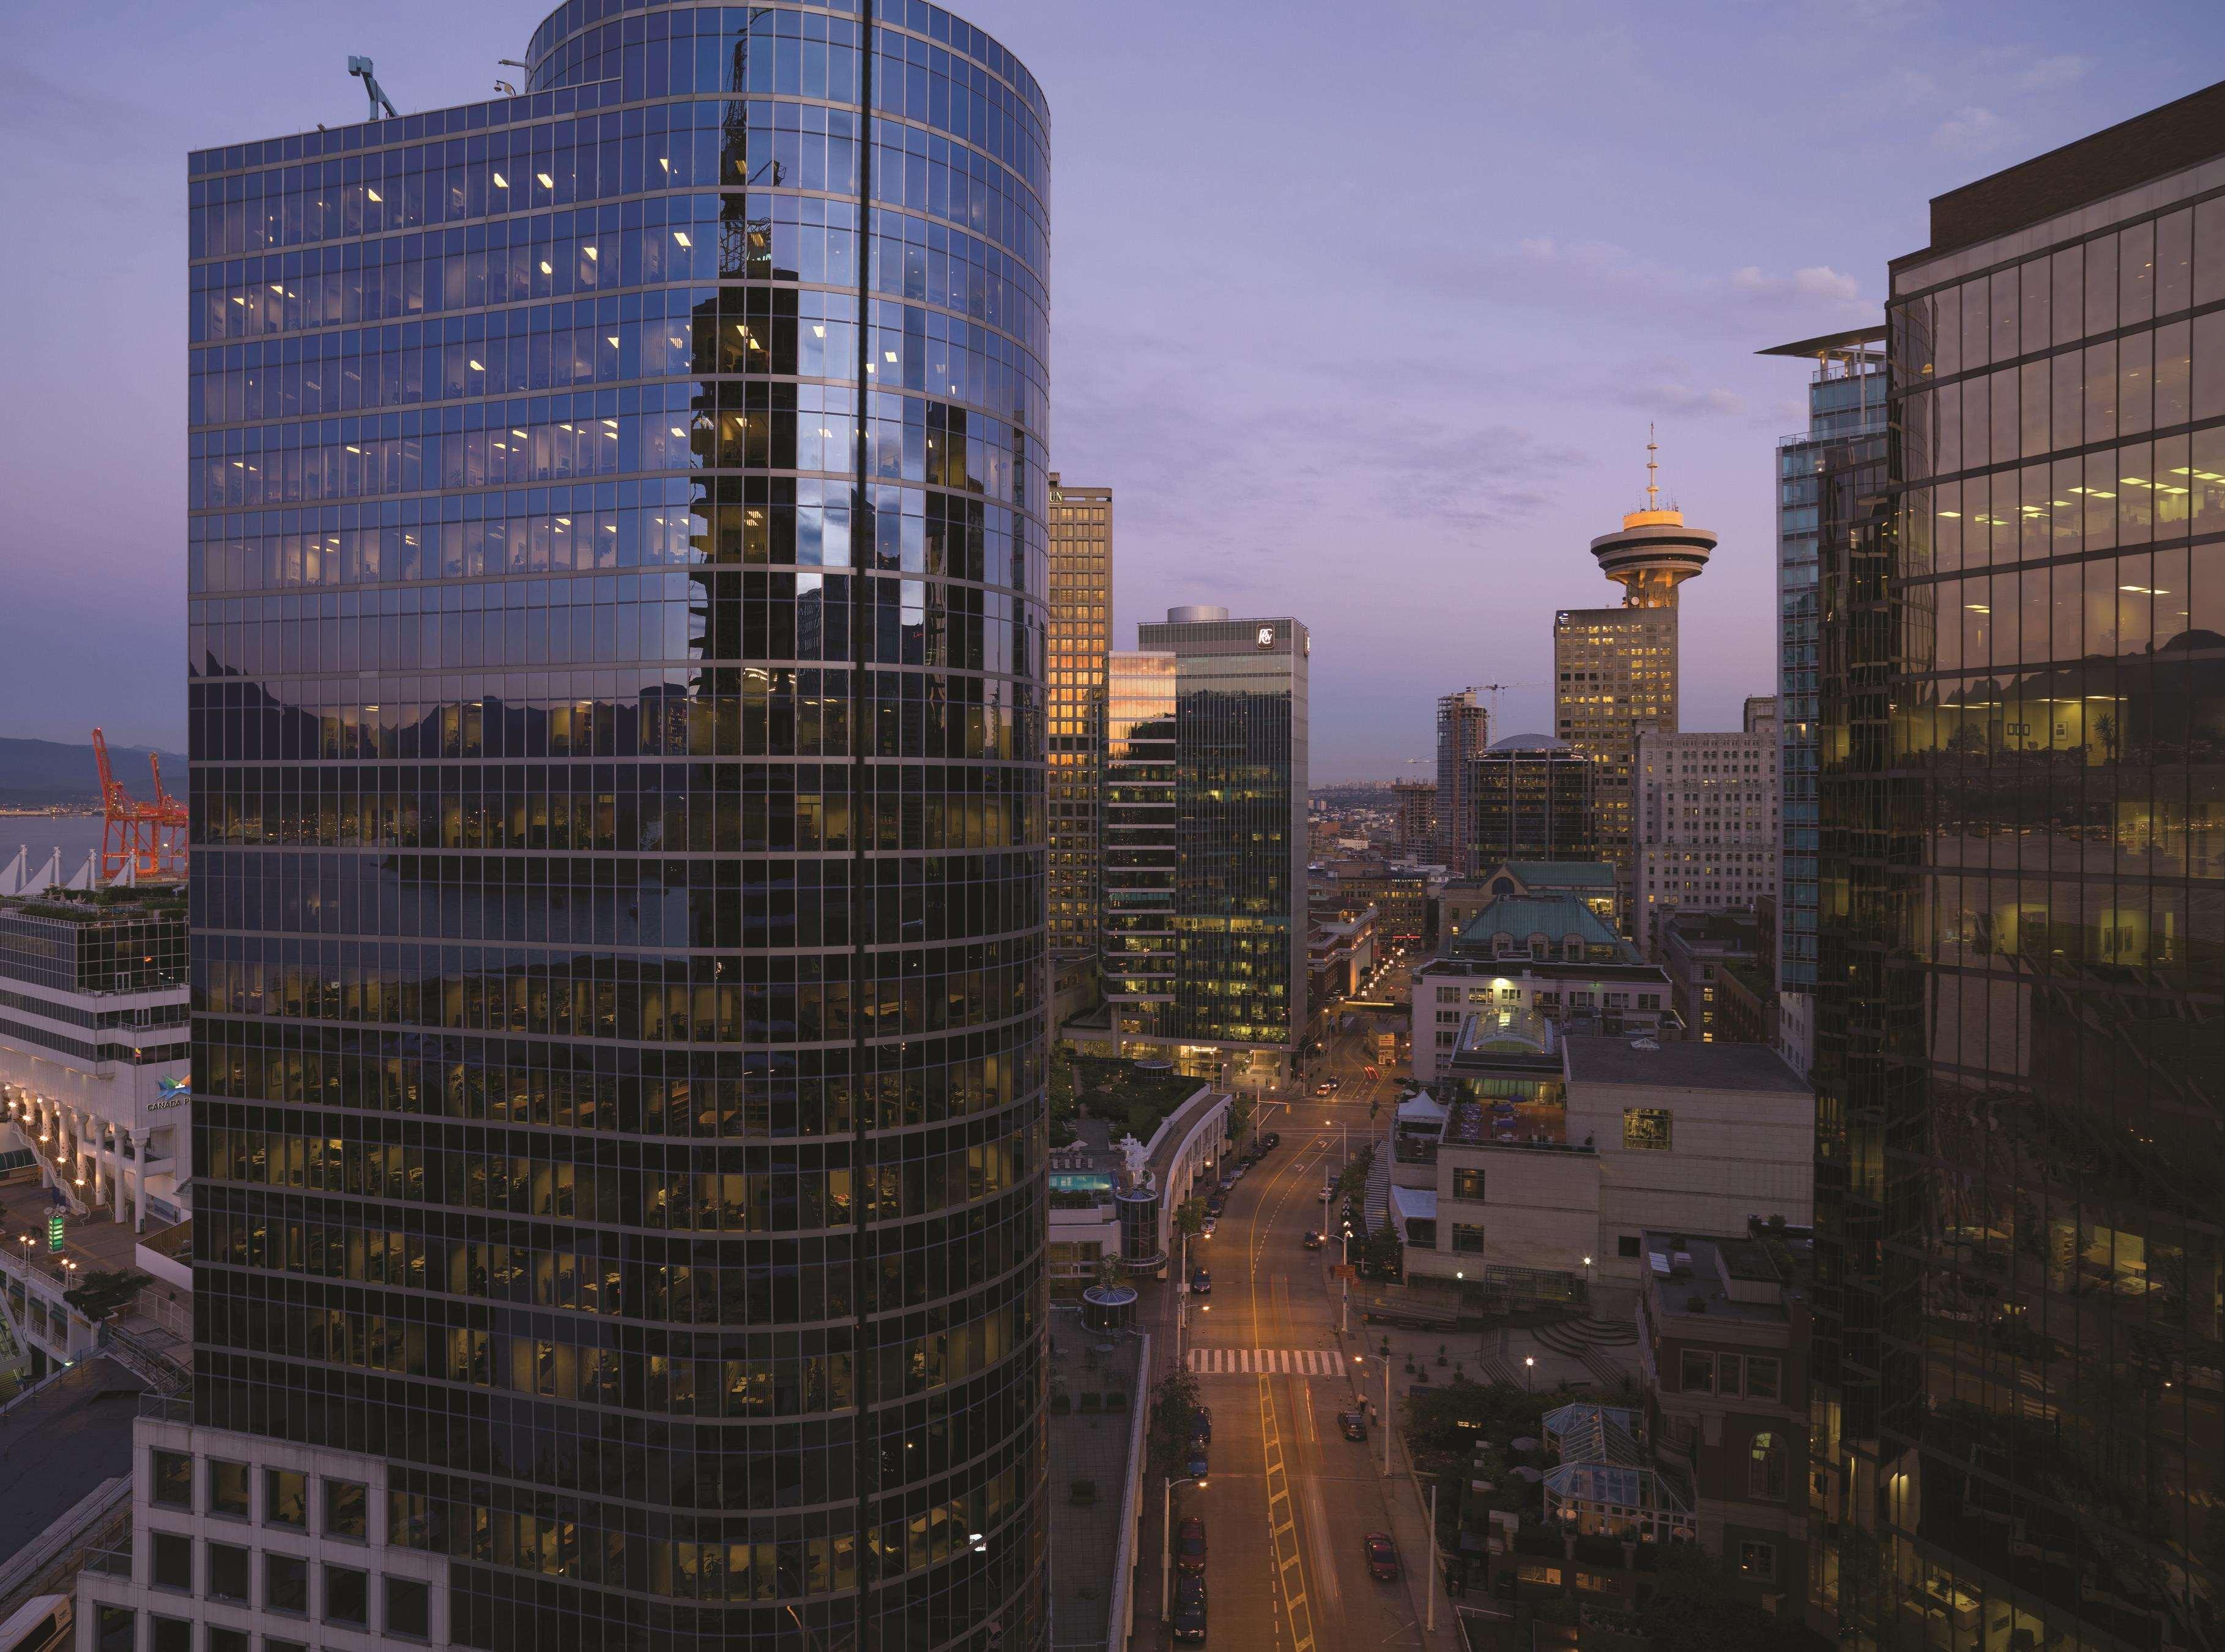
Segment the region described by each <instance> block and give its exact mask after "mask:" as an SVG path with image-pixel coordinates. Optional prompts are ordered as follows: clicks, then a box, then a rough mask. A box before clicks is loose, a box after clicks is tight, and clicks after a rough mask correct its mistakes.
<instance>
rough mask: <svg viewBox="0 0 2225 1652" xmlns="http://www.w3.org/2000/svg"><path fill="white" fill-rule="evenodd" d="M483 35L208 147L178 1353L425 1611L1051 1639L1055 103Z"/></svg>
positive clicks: (902, 18)
mask: <svg viewBox="0 0 2225 1652" xmlns="http://www.w3.org/2000/svg"><path fill="white" fill-rule="evenodd" d="M528 56H529V61H530V64H531V68H530V71H529V75H528V76H526V77H523V78H524V79H525V80H526V92H525V94H524V95H523V96H520V97H517V98H509V99H501V100H497V101H494V102H491V103H487V104H481V105H472V106H469V107H465V108H458V109H452V110H446V111H432V112H429V113H423V114H412V115H409V116H406V117H403V118H395V119H389V120H387V121H384V122H383V123H377V124H368V125H358V126H348V127H342V128H337V129H334V130H330V131H318V132H309V133H302V134H299V135H296V136H294V137H285V138H280V139H274V140H270V141H268V142H263V143H249V144H243V145H235V146H232V147H231V148H228V149H212V150H209V151H206V152H203V153H199V154H196V155H194V156H193V157H192V162H191V168H190V188H191V252H192V300H193V306H192V353H191V381H190V391H191V424H192V431H191V437H190V441H191V454H192V466H193V468H192V475H191V483H190V507H191V524H190V534H189V538H190V541H191V543H190V547H189V555H190V591H191V616H190V619H191V646H192V682H191V689H190V692H191V708H192V711H191V715H192V754H193V882H192V899H193V992H194V1021H193V1056H194V1060H193V1067H194V1071H193V1082H194V1088H195V1090H196V1100H195V1112H194V1121H193V1123H194V1138H195V1140H194V1178H193V1179H194V1195H195V1204H196V1220H197V1223H198V1224H199V1229H198V1231H197V1233H196V1235H195V1249H196V1252H197V1263H196V1268H195V1289H196V1294H197V1300H198V1307H199V1312H198V1323H197V1337H196V1347H195V1353H194V1367H195V1370H194V1378H195V1390H194V1396H193V1408H194V1413H195V1421H196V1422H197V1423H199V1424H200V1425H201V1426H204V1427H209V1428H219V1429H227V1430H233V1431H238V1432H240V1433H245V1434H249V1435H260V1436H265V1437H268V1438H269V1439H275V1440H281V1441H296V1442H300V1441H307V1442H314V1443H316V1444H318V1445H325V1446H339V1447H345V1448H347V1449H350V1450H352V1451H356V1452H364V1453H369V1454H371V1455H373V1456H376V1457H378V1458H384V1459H385V1460H386V1462H387V1464H388V1465H389V1471H388V1475H387V1479H388V1483H389V1484H390V1485H391V1486H392V1487H393V1488H394V1490H393V1493H392V1497H391V1500H390V1501H391V1504H392V1506H391V1507H390V1509H386V1510H383V1511H377V1512H375V1513H374V1515H373V1518H377V1519H389V1520H390V1522H391V1531H392V1533H393V1534H394V1535H393V1541H395V1542H396V1543H399V1544H403V1545H407V1546H414V1547H423V1548H428V1549H434V1550H437V1551H440V1552H441V1553H442V1554H446V1555H447V1556H448V1557H449V1560H450V1572H449V1575H450V1576H451V1578H452V1579H453V1585H452V1591H451V1598H450V1599H449V1601H448V1604H447V1622H448V1623H450V1625H451V1629H452V1633H453V1636H454V1638H455V1639H456V1640H457V1641H458V1642H461V1643H463V1644H466V1645H472V1646H479V1647H487V1648H504V1649H509V1648H526V1647H557V1646H561V1647H567V1648H570V1647H576V1648H580V1649H601V1648H612V1649H615V1648H620V1647H624V1648H628V1649H643V1648H650V1647H655V1648H659V1649H663V1648H670V1647H684V1648H693V1647H711V1646H719V1647H730V1646H738V1645H742V1644H745V1643H746V1644H749V1645H753V1646H757V1645H762V1646H774V1645H780V1646H795V1647H798V1648H802V1647H813V1648H823V1649H834V1648H853V1649H871V1648H881V1647H888V1648H894V1647H898V1646H902V1647H904V1648H929V1647H935V1648H941V1647H966V1648H984V1649H986V1647H989V1646H991V1645H998V1646H1002V1647H1005V1648H1011V1647H1016V1646H1017V1647H1035V1646H1039V1645H1041V1644H1042V1643H1043V1636H1044V1633H1045V1630H1044V1623H1045V1615H1044V1606H1043V1600H1044V1596H1043V1589H1044V1580H1043V1545H1044V1525H1045V1511H1044V1504H1043V1480H1044V1473H1045V1468H1044V1457H1043V1422H1042V1408H1043V1394H1044V1390H1045V1376H1044V1367H1043V1324H1044V1314H1045V1310H1046V1304H1045V1297H1044V1283H1043V1243H1044V1236H1045V1223H1046V1217H1045V1210H1046V1201H1045V1193H1044V1183H1043V1169H1042V1166H1043V1112H1042V1096H1041V1090H1042V1080H1043V1046H1042V1038H1043V1026H1044V1013H1043V980H1044V939H1043V925H1044V916H1043V914H1044V909H1045V896H1044V855H1045V836H1044V810H1043V785H1044V765H1043V699H1042V696H1043V672H1044V632H1045V623H1046V616H1045V598H1046V591H1047V575H1046V560H1047V546H1046V535H1045V511H1046V505H1047V492H1046V476H1045V473H1044V470H1043V462H1042V461H1043V451H1044V442H1045V435H1046V418H1047V410H1048V381H1047V376H1046V365H1045V362H1046V340H1047V334H1048V325H1049V319H1048V297H1047V291H1046V288H1045V275H1046V269H1047V261H1048V235H1049V227H1048V219H1047V208H1046V206H1045V203H1046V201H1047V200H1048V198H1049V173H1048V168H1049V159H1048V148H1047V145H1048V136H1047V134H1048V122H1049V116H1048V111H1047V108H1046V105H1045V103H1044V100H1043V95H1042V92H1040V90H1039V89H1038V88H1037V86H1036V83H1035V81H1034V79H1032V78H1031V77H1030V75H1029V73H1027V71H1026V70H1025V68H1024V67H1022V66H1021V65H1019V64H1018V63H1017V61H1016V60H1013V59H1012V58H1011V56H1010V55H1009V54H1006V53H1005V51H1004V50H1003V49H1002V48H1000V47H998V45H997V44H996V43H995V42H994V41H991V40H989V39H988V38H987V37H986V36H985V35H982V34H980V33H979V31H978V30H976V29H973V28H972V27H970V26H969V25H967V23H965V22H962V21H960V19H958V18H956V17H954V16H950V15H949V14H948V13H947V12H944V11H941V10H937V9H935V8H934V7H932V6H929V5H926V4H922V3H918V0H886V3H883V4H880V5H878V6H876V5H874V4H872V3H871V0H866V3H863V4H841V3H836V4H834V5H832V6H830V7H827V8H821V9H805V8H800V7H791V6H786V5H778V4H761V5H755V6H751V7H749V8H747V9H741V8H736V7H731V6H729V7H725V8H720V7H717V6H694V5H652V6H648V7H643V6H641V5H639V4H635V3H629V4H627V5H626V6H625V7H624V8H623V9H622V8H621V6H620V5H619V4H618V3H617V0H571V3H568V4H567V5H565V6H563V7H561V9H560V10H557V11H555V13H553V14H551V15H550V16H549V17H548V20H547V22H544V23H543V24H542V26H541V28H540V29H539V30H538V31H537V32H536V34H535V35H534V36H533V40H532V44H531V46H530V48H529V53H528Z"/></svg>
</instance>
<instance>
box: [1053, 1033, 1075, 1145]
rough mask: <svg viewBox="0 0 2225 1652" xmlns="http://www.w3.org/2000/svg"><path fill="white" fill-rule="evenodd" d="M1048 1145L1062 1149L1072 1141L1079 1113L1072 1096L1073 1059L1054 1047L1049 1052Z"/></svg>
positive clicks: (1057, 1047)
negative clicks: (1075, 1117)
mask: <svg viewBox="0 0 2225 1652" xmlns="http://www.w3.org/2000/svg"><path fill="white" fill-rule="evenodd" d="M1047 1088H1048V1090H1049V1102H1050V1145H1051V1146H1052V1147H1065V1146H1067V1145H1068V1143H1070V1142H1071V1141H1073V1140H1074V1115H1075V1114H1076V1113H1077V1112H1078V1111H1080V1104H1079V1101H1078V1099H1077V1097H1076V1096H1075V1095H1074V1058H1073V1056H1071V1055H1070V1054H1068V1052H1066V1051H1065V1050H1063V1049H1062V1048H1060V1047H1059V1046H1057V1045H1053V1046H1052V1047H1051V1052H1050V1079H1049V1084H1048V1086H1047Z"/></svg>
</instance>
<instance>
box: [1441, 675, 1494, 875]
mask: <svg viewBox="0 0 2225 1652" xmlns="http://www.w3.org/2000/svg"><path fill="white" fill-rule="evenodd" d="M1479 692H1480V690H1478V689H1461V691H1460V692H1459V693H1457V694H1448V695H1446V696H1443V697H1442V698H1441V699H1440V700H1439V701H1438V702H1437V797H1436V805H1437V858H1438V859H1439V860H1441V861H1443V862H1444V863H1445V865H1446V866H1447V867H1449V868H1450V869H1451V871H1452V872H1453V874H1454V875H1455V876H1456V877H1465V876H1467V874H1469V873H1471V872H1474V870H1475V867H1474V842H1473V834H1474V831H1475V818H1474V816H1475V810H1474V803H1473V801H1472V800H1471V798H1470V797H1469V796H1468V789H1467V782H1468V769H1467V766H1468V764H1469V763H1470V762H1472V761H1473V760H1474V759H1475V758H1476V757H1477V756H1478V755H1480V753H1482V751H1483V750H1484V748H1485V747H1487V746H1489V745H1490V744H1491V713H1490V712H1489V711H1487V710H1486V709H1485V708H1484V705H1483V702H1481V701H1480V700H1479V699H1477V698H1476V696H1477V694H1478V693H1479Z"/></svg>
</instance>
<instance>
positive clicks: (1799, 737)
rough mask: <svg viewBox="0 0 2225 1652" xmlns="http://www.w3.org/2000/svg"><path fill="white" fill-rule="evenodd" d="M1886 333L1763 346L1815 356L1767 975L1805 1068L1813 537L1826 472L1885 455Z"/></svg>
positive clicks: (1782, 516) (1797, 510)
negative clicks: (1773, 927)
mask: <svg viewBox="0 0 2225 1652" xmlns="http://www.w3.org/2000/svg"><path fill="white" fill-rule="evenodd" d="M1884 342H1885V329H1884V328H1883V327H1857V328H1854V329H1852V330H1851V331H1848V332H1843V333H1835V334H1829V335H1828V336H1826V337H1822V338H1816V339H1803V340H1800V341H1798V342H1797V343H1794V344H1785V345H1778V346H1776V347H1775V348H1773V349H1769V350H1765V351H1763V352H1761V353H1762V354H1763V355H1766V356H1790V357H1792V358H1794V359H1800V360H1812V361H1813V362H1814V363H1815V364H1816V365H1815V371H1814V372H1813V373H1812V374H1811V376H1810V378H1809V382H1808V428H1807V429H1805V430H1803V431H1800V432H1797V434H1795V435H1789V436H1786V437H1784V439H1783V440H1782V441H1780V442H1778V444H1777V458H1776V464H1777V476H1776V483H1777V500H1778V503H1777V621H1778V647H1777V700H1778V714H1779V715H1778V760H1777V775H1778V797H1779V802H1778V867H1777V889H1778V905H1777V934H1776V939H1775V946H1774V951H1775V958H1774V968H1773V973H1774V975H1775V976H1776V979H1777V991H1778V994H1779V996H1780V999H1781V1000H1784V1001H1789V1002H1785V1003H1784V1004H1783V1005H1782V1009H1783V1012H1784V1013H1781V1014H1780V1016H1779V1018H1778V1020H1779V1028H1780V1037H1781V1038H1782V1039H1783V1042H1781V1043H1780V1044H1779V1046H1778V1047H1779V1050H1780V1052H1782V1053H1783V1054H1784V1058H1785V1059H1786V1060H1787V1061H1789V1062H1791V1064H1793V1066H1794V1067H1795V1068H1796V1069H1797V1070H1798V1071H1803V1072H1804V1071H1807V1067H1808V1063H1809V1058H1810V1050H1809V1048H1808V1045H1807V1042H1806V1035H1805V1029H1806V1027H1807V1026H1808V1025H1809V1021H1810V1013H1811V1004H1810V994H1813V992H1814V991H1815V988H1816V637H1817V635H1818V632H1819V629H1820V626H1821V618H1820V615H1819V613H1818V611H1817V609H1816V532H1817V528H1818V524H1819V511H1820V507H1821V504H1822V478H1823V473H1824V472H1825V470H1827V469H1829V468H1831V467H1845V466H1847V465H1848V464H1850V463H1859V462H1861V461H1864V460H1873V459H1876V458H1878V457H1880V455H1882V454H1883V453H1884V451H1885V416H1886V372H1885V365H1886V364H1885V351H1884V347H1883V346H1884Z"/></svg>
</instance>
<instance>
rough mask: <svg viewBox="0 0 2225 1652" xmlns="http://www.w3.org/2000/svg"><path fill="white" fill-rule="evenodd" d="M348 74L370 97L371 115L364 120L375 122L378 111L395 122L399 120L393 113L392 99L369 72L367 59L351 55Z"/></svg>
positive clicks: (369, 67) (369, 65) (375, 76)
mask: <svg viewBox="0 0 2225 1652" xmlns="http://www.w3.org/2000/svg"><path fill="white" fill-rule="evenodd" d="M348 73H350V74H352V75H354V76H355V77H356V78H357V79H359V80H361V81H362V82H363V89H364V92H365V93H367V94H368V95H369V96H370V98H371V113H370V114H368V115H366V116H365V117H364V119H366V120H377V118H378V111H380V110H382V109H384V111H386V112H387V115H388V116H389V117H390V118H393V119H396V120H398V119H400V118H401V117H400V116H398V115H396V113H395V110H394V101H393V99H392V98H389V97H388V96H387V95H386V91H385V88H384V87H383V86H380V85H379V84H378V77H377V75H375V74H373V73H371V60H370V59H369V58H367V57H356V56H353V55H351V56H350V57H349V58H348Z"/></svg>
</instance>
